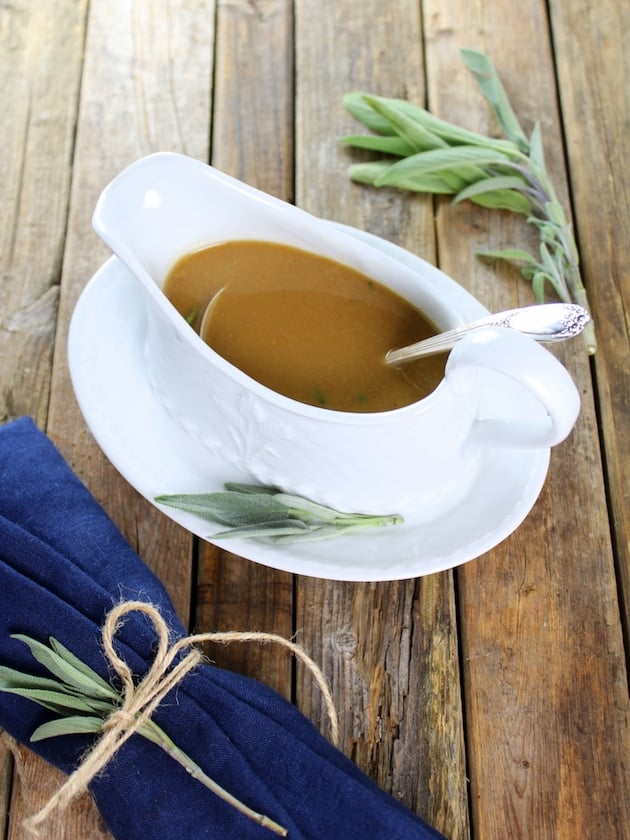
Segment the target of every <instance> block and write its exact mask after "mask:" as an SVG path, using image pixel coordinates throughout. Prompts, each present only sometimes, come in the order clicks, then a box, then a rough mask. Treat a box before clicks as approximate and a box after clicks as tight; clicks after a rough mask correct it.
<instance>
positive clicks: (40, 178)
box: [0, 0, 86, 837]
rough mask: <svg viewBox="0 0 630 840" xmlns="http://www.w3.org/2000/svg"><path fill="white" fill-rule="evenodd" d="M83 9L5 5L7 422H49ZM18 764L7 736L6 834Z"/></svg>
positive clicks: (1, 229) (2, 293) (2, 762)
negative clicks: (26, 419)
mask: <svg viewBox="0 0 630 840" xmlns="http://www.w3.org/2000/svg"><path fill="white" fill-rule="evenodd" d="M85 11H86V3H85V2H79V3H77V2H59V3H56V4H54V7H51V8H44V6H43V5H42V4H41V3H37V2H36V1H35V0H32V2H29V0H18V2H15V3H11V4H2V5H1V6H0V75H1V77H2V80H3V96H2V99H3V113H4V118H3V119H2V120H1V121H0V147H1V148H2V155H0V183H2V189H1V190H0V423H4V422H7V421H9V420H12V419H14V418H16V417H19V416H22V415H30V416H31V417H33V418H34V420H35V421H36V423H37V424H38V425H39V426H40V427H43V426H44V425H45V423H46V415H47V410H48V401H49V397H50V378H51V368H52V359H53V343H54V337H55V331H56V328H57V327H56V324H57V310H58V301H59V281H60V273H61V262H62V256H63V247H64V239H65V230H66V217H67V212H68V200H69V193H70V183H71V177H72V151H73V146H74V127H75V123H76V114H77V108H78V92H79V85H80V78H81V52H82V46H83V37H84V28H85ZM12 768H13V762H12V761H11V759H10V757H9V755H8V752H7V750H6V747H5V746H4V744H3V743H0V834H2V836H3V837H5V836H7V832H8V820H9V814H10V809H9V801H10V797H11V786H12V779H13V774H12ZM20 789H21V788H18V789H17V790H15V789H14V791H13V800H14V803H15V802H18V803H19V801H20V795H19V791H20ZM14 807H15V806H14Z"/></svg>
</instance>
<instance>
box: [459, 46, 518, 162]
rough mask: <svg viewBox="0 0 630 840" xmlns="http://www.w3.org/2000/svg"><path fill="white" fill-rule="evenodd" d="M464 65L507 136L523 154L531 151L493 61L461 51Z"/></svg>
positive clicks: (470, 51)
mask: <svg viewBox="0 0 630 840" xmlns="http://www.w3.org/2000/svg"><path fill="white" fill-rule="evenodd" d="M461 55H462V58H463V60H464V64H465V65H466V67H468V69H469V70H470V71H471V73H472V74H473V75H474V77H475V79H476V81H477V85H478V86H479V90H480V91H481V92H482V93H483V95H484V96H485V97H486V99H487V100H488V102H489V103H490V107H491V108H492V111H493V113H494V115H495V116H496V118H497V120H498V121H499V125H500V126H501V128H502V129H503V132H504V134H505V136H506V137H507V138H508V139H509V140H512V142H513V143H516V145H517V146H518V147H519V148H520V149H521V151H523V152H528V151H529V143H528V142H527V137H526V136H525V133H524V132H523V129H522V128H521V126H520V123H519V121H518V119H517V118H516V114H515V113H514V111H513V110H512V106H511V105H510V101H509V99H508V97H507V94H506V92H505V88H504V87H503V84H502V83H501V80H500V78H499V76H498V74H497V71H496V70H495V69H494V65H493V63H492V61H491V60H490V59H489V58H488V56H486V55H484V54H483V53H481V52H477V51H476V50H461Z"/></svg>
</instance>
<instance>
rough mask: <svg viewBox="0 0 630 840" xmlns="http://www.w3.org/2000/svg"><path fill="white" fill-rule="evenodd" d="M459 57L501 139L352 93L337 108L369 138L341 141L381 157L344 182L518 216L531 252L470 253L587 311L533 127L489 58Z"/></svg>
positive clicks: (537, 291) (590, 343)
mask: <svg viewBox="0 0 630 840" xmlns="http://www.w3.org/2000/svg"><path fill="white" fill-rule="evenodd" d="M461 54H462V57H463V60H464V63H465V64H466V66H467V68H468V69H469V70H470V71H471V72H472V74H473V76H474V78H475V80H476V82H477V85H478V87H479V90H480V91H481V93H482V94H483V96H484V97H485V98H486V100H487V101H488V103H489V105H490V108H491V110H492V112H493V114H494V116H495V117H496V119H497V122H498V124H499V126H500V128H501V130H502V132H503V134H504V138H494V137H486V136H484V135H482V134H478V133H476V132H473V131H468V130H467V129H464V128H460V127H459V126H456V125H453V124H451V123H448V122H446V121H444V120H441V119H439V118H437V117H435V116H434V115H433V114H431V113H430V112H429V111H427V110H425V109H424V108H420V107H418V106H416V105H414V104H412V103H410V102H408V101H406V100H402V99H391V98H386V97H379V96H372V95H370V94H368V93H362V92H359V91H354V92H352V93H348V94H347V95H346V96H345V97H344V106H345V107H346V109H347V110H348V111H349V112H350V113H351V114H352V115H353V116H354V117H355V118H356V119H357V120H359V122H361V123H363V124H364V125H365V126H366V127H367V128H369V129H370V130H371V131H372V132H374V133H373V134H371V135H362V134H361V135H351V136H348V137H344V138H342V142H344V143H345V144H347V145H349V146H353V147H355V148H361V149H367V150H371V151H375V152H379V153H382V154H385V155H387V157H386V158H384V159H380V160H375V161H371V162H366V163H357V164H354V165H352V166H351V167H350V170H349V174H350V177H351V178H352V180H354V181H356V182H359V183H364V184H370V185H372V186H375V187H395V188H398V189H402V190H410V191H414V192H425V193H433V194H443V195H453V196H454V202H455V203H458V202H461V201H466V200H467V201H472V202H474V203H476V204H479V205H481V206H483V207H487V208H491V209H500V210H508V211H510V212H512V213H519V214H522V215H524V216H525V217H526V220H527V222H528V223H529V224H531V225H533V226H534V227H535V228H536V230H537V232H538V237H539V253H538V254H536V255H533V254H530V253H529V252H528V251H526V250H524V249H521V248H504V249H496V250H485V251H482V250H480V251H477V253H478V255H479V256H483V257H488V258H496V259H504V260H508V261H510V262H512V263H515V264H517V265H518V266H519V268H520V271H521V274H522V275H523V276H524V277H525V278H526V279H527V280H529V281H530V282H531V284H532V288H533V291H534V295H535V297H536V299H537V300H538V301H539V302H543V301H544V299H545V293H546V289H547V287H548V286H551V287H552V289H553V291H554V292H555V294H556V295H557V297H559V298H560V300H563V301H565V302H567V303H568V302H571V301H573V302H574V303H578V304H580V305H581V306H583V307H584V308H585V309H587V310H588V309H589V306H588V300H587V296H586V291H585V289H584V285H583V282H582V278H581V273H580V266H579V257H578V251H577V247H576V243H575V238H574V235H573V230H572V227H571V225H570V223H569V221H568V219H567V216H566V214H565V211H564V208H563V207H562V204H561V203H560V201H559V200H558V196H557V194H556V191H555V189H554V186H553V183H552V181H551V179H550V177H549V175H548V173H547V169H546V164H545V158H544V151H543V144H542V137H541V131H540V125H539V123H536V124H535V125H534V128H533V130H532V132H531V134H530V135H529V136H527V135H526V133H525V132H524V131H523V129H522V128H521V125H520V123H519V121H518V119H517V117H516V114H515V113H514V110H513V109H512V106H511V104H510V101H509V99H508V96H507V93H506V91H505V89H504V87H503V84H502V82H501V80H500V78H499V76H498V74H497V72H496V70H495V68H494V65H493V64H492V62H491V60H490V59H489V58H488V57H487V56H486V55H484V54H483V53H480V52H477V51H474V50H462V51H461ZM396 158H398V159H396ZM584 335H585V337H586V341H587V347H588V351H589V353H594V352H595V349H596V342H595V334H594V327H593V324H592V322H591V324H590V325H589V326H588V327H587V329H586V330H585V331H584Z"/></svg>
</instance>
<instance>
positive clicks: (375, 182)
mask: <svg viewBox="0 0 630 840" xmlns="http://www.w3.org/2000/svg"><path fill="white" fill-rule="evenodd" d="M393 165H394V164H392V163H391V162H388V163H383V162H381V161H378V162H374V163H358V164H354V166H351V167H350V170H349V173H350V177H351V178H352V180H353V181H356V182H357V183H361V184H371V185H372V186H379V187H382V186H384V185H385V184H384V181H385V179H386V180H387V181H388V182H389V184H388V185H389V186H392V187H396V188H397V189H401V190H412V191H413V192H426V193H434V194H437V195H452V194H453V193H455V192H457V190H456V189H454V188H453V187H452V186H451V185H450V184H449V183H448V182H447V181H446V180H445V179H444V178H442V177H440V176H439V175H434V174H427V173H419V172H417V171H415V170H413V169H410V170H407V171H403V172H400V171H398V172H396V173H394V176H393V177H392V176H390V177H387V173H388V172H389V170H390V169H391V168H392V166H393Z"/></svg>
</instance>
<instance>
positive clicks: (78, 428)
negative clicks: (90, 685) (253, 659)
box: [9, 0, 214, 840]
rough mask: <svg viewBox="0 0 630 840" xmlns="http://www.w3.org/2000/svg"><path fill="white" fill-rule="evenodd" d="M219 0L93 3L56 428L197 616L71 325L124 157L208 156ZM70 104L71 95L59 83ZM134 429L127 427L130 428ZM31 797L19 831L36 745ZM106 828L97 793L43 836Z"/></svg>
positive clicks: (163, 524) (65, 280)
mask: <svg viewBox="0 0 630 840" xmlns="http://www.w3.org/2000/svg"><path fill="white" fill-rule="evenodd" d="M213 38H214V8H213V4H212V3H208V2H205V0H203V2H202V0H198V2H191V0H186V2H184V0H168V2H167V0H161V2H157V3H129V2H126V0H119V2H116V3H112V2H107V3H105V2H96V3H92V4H90V15H89V22H88V34H87V40H86V51H85V64H84V72H83V79H82V87H81V102H80V113H79V123H78V133H77V143H76V151H75V158H74V172H73V182H72V192H71V198H70V212H69V219H68V233H67V243H66V250H65V256H64V264H63V272H62V286H61V299H60V310H59V325H58V331H57V341H56V346H55V365H54V374H53V382H52V391H51V404H50V412H49V422H48V431H49V433H50V435H51V437H52V438H53V439H54V440H55V442H56V443H57V444H58V445H59V446H60V448H61V450H62V451H63V452H64V454H65V455H66V457H67V458H68V459H69V461H70V463H71V464H72V466H73V467H74V469H75V470H76V472H77V473H78V474H79V475H80V476H81V477H82V478H83V480H84V481H85V482H86V484H87V485H88V487H90V489H91V490H92V491H93V492H94V493H95V495H96V496H97V498H98V499H99V501H101V503H103V504H104V506H105V508H106V509H107V511H108V513H110V515H111V516H112V517H113V519H114V520H115V521H116V522H117V524H118V525H119V527H120V528H121V530H122V531H123V533H125V535H126V536H127V538H128V539H129V540H130V542H131V544H132V545H133V547H134V548H136V550H137V551H138V552H139V553H140V555H141V556H142V557H143V558H144V559H145V560H146V562H147V563H148V564H149V565H150V566H151V567H152V568H153V569H154V570H155V571H156V572H157V573H158V574H159V576H160V577H161V579H162V580H163V582H164V583H165V585H166V586H167V588H168V589H169V591H170V592H171V595H172V596H173V599H174V601H175V604H176V607H177V609H178V611H179V613H180V615H181V617H182V619H183V620H184V621H187V618H188V610H189V604H190V592H191V540H190V537H189V535H187V534H185V533H184V532H183V531H180V529H178V528H176V527H175V526H174V525H172V524H170V523H169V522H168V520H166V519H165V517H163V516H162V515H160V514H158V513H157V512H156V511H155V510H154V509H152V508H151V507H150V506H149V505H148V504H147V503H145V502H144V501H143V500H141V499H140V498H139V497H138V496H137V494H136V493H135V491H132V490H131V489H130V488H129V487H128V486H127V485H126V483H125V482H124V481H123V480H122V479H121V478H120V476H119V475H118V474H117V473H116V472H115V470H114V469H113V467H112V466H111V465H110V464H109V463H108V462H106V460H105V458H104V456H103V455H102V453H101V452H100V450H98V448H97V447H96V445H95V443H94V441H93V439H92V438H91V435H90V433H89V432H88V430H87V428H86V426H85V424H84V422H83V420H82V419H81V416H80V413H79V410H78V408H77V406H76V403H75V401H74V398H73V394H72V388H71V385H70V382H69V378H68V373H67V368H66V349H65V347H66V335H67V328H68V322H69V318H70V314H71V311H72V309H73V307H74V303H75V301H76V299H77V297H78V295H79V293H80V291H81V290H82V288H83V286H84V285H85V283H86V281H87V280H88V279H89V277H90V276H91V275H92V273H93V272H94V271H95V269H96V268H98V266H99V264H100V263H101V262H102V261H103V260H104V258H105V257H106V255H107V250H106V248H105V247H104V245H102V243H100V242H99V241H98V240H97V238H96V236H95V234H94V233H93V232H92V230H91V224H90V219H91V215H92V211H93V208H94V204H95V201H96V199H97V197H98V194H99V192H100V190H101V189H102V188H103V186H104V185H105V184H106V183H107V181H108V180H109V179H110V178H112V177H113V176H114V175H115V174H116V173H117V172H118V171H119V170H120V169H121V168H122V167H123V166H125V165H126V164H128V163H130V162H131V161H132V160H134V159H135V158H137V157H139V156H141V155H143V154H146V153H148V152H151V151H157V150H178V151H184V152H186V153H188V154H190V155H192V156H195V157H199V158H201V159H207V156H208V125H209V113H210V92H211V91H210V79H211V76H212V72H211V71H212V67H211V61H212V55H213ZM58 98H59V102H60V104H61V103H63V102H64V96H63V95H62V94H61V93H60V94H58ZM121 432H123V430H121ZM23 779H24V785H25V786H26V787H27V789H28V792H29V796H30V799H29V802H28V804H26V805H25V804H23V803H22V802H21V801H17V802H14V803H13V808H12V814H11V833H10V835H9V836H10V837H12V838H16V837H19V836H21V831H20V828H19V826H20V821H21V819H22V818H23V817H24V816H25V815H26V812H27V808H28V810H29V811H31V810H32V809H33V808H37V807H40V806H41V805H42V804H43V802H44V801H45V800H46V799H47V798H48V796H49V795H50V793H51V783H50V780H53V785H52V786H53V787H54V786H56V784H57V783H58V781H59V774H56V773H53V771H51V769H50V767H49V766H48V765H46V764H44V763H43V762H41V761H39V760H34V759H33V758H32V757H25V770H24V776H23ZM62 835H63V836H76V837H90V838H91V840H97V838H99V837H105V836H106V834H105V832H104V830H103V828H102V824H101V823H100V819H99V817H98V814H97V813H96V810H95V809H94V808H93V806H92V805H91V802H90V800H89V798H88V797H84V798H82V799H81V800H80V801H79V802H78V803H77V805H76V806H73V807H72V808H70V809H68V811H67V812H66V813H65V815H64V817H63V818H62V822H59V821H58V818H57V817H55V818H53V819H52V820H51V821H50V822H49V823H48V824H47V825H46V826H45V827H44V829H43V830H42V837H44V838H46V837H49V838H51V839H52V838H58V837H60V836H62Z"/></svg>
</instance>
